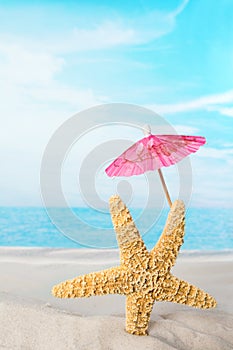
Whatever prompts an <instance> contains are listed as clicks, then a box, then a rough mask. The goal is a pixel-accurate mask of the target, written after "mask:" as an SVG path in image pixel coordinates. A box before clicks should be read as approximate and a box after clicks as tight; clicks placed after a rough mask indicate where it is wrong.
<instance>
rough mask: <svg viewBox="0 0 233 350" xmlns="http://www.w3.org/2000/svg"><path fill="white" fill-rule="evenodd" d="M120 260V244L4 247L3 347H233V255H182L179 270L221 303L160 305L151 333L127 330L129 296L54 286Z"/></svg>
mask: <svg viewBox="0 0 233 350" xmlns="http://www.w3.org/2000/svg"><path fill="white" fill-rule="evenodd" d="M118 264H119V255H118V251H117V250H88V249H80V250H73V249H66V250H64V249H47V248H9V247H6V248H4V247H2V248H0V275H1V282H0V330H1V331H0V349H33V350H34V349H43V350H46V349H51V348H56V349H61V350H63V349H82V350H85V349H86V350H88V349H95V350H97V349H103V350H112V349H113V350H115V349H126V350H131V349H134V350H137V349H161V350H163V349H200V350H203V349H205V350H215V349H216V350H217V349H218V350H220V349H221V350H224V349H227V350H228V349H229V350H230V349H233V300H232V295H233V278H232V271H233V254H232V252H231V251H229V252H222V253H214V252H212V253H202V254H200V253H195V252H194V253H185V252H184V253H180V255H179V257H178V259H177V263H176V266H175V267H174V268H173V270H172V271H173V273H174V274H175V275H176V276H178V277H180V278H183V279H185V280H187V281H189V282H190V283H193V284H195V285H197V286H198V287H200V288H202V289H204V290H205V291H207V292H209V293H210V294H211V295H213V296H214V297H215V298H216V300H217V302H218V306H217V308H216V309H210V310H197V309H193V308H190V307H187V306H182V305H176V304H173V303H159V302H157V303H156V304H155V305H154V308H153V312H152V315H151V322H150V325H149V329H148V331H149V336H145V337H139V336H133V335H130V334H127V333H126V332H125V330H124V327H125V298H124V296H119V295H107V296H101V297H91V298H87V299H85V298H83V299H72V300H71V299H70V300H63V299H56V298H54V297H53V296H52V295H51V288H52V286H53V285H55V284H57V283H59V282H61V281H64V280H66V279H69V278H73V277H75V276H78V275H81V274H85V273H87V272H92V271H98V270H101V269H103V268H108V267H111V266H115V265H118Z"/></svg>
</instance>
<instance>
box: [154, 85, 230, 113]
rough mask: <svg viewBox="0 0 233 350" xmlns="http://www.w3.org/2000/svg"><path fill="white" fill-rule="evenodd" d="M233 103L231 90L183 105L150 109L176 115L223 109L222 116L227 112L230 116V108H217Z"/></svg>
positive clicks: (156, 106)
mask: <svg viewBox="0 0 233 350" xmlns="http://www.w3.org/2000/svg"><path fill="white" fill-rule="evenodd" d="M232 102H233V90H229V91H225V92H223V93H219V94H212V95H207V96H202V97H199V98H197V99H193V100H190V101H186V102H182V103H175V104H164V105H162V104H154V105H150V106H148V107H149V108H151V109H152V110H154V111H156V112H157V113H161V114H174V113H178V112H187V111H193V110H207V111H210V110H211V111H214V110H216V111H219V112H220V109H221V112H222V114H224V113H223V111H224V110H225V112H227V111H228V115H229V112H230V111H229V108H226V107H225V108H222V107H219V106H217V107H216V105H222V104H225V103H232ZM230 110H231V108H230ZM225 114H226V113H225ZM226 115H227V114H226Z"/></svg>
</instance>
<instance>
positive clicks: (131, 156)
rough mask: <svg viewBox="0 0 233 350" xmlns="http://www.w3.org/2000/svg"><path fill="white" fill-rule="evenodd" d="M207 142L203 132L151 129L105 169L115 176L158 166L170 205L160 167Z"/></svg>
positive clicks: (133, 173)
mask: <svg viewBox="0 0 233 350" xmlns="http://www.w3.org/2000/svg"><path fill="white" fill-rule="evenodd" d="M205 142H206V140H205V138H204V137H202V136H184V135H152V134H151V133H150V134H149V135H148V136H147V137H144V138H143V139H141V140H139V141H137V142H136V143H135V144H133V145H132V146H131V147H129V148H128V149H127V150H126V151H125V152H123V153H122V154H121V155H120V156H119V157H118V158H116V159H115V160H114V161H113V162H112V163H111V164H110V165H109V166H108V167H107V168H106V169H105V171H106V173H107V175H108V176H110V177H113V176H132V175H140V174H143V173H145V172H146V171H149V170H158V173H159V176H160V180H161V182H162V185H163V189H164V191H165V195H166V197H167V201H168V204H169V205H170V207H171V205H172V202H171V198H170V195H169V192H168V189H167V186H166V183H165V181H164V177H163V174H162V171H161V168H162V167H163V166H165V167H168V166H170V165H173V164H176V163H178V162H179V161H180V160H182V159H183V158H185V157H186V156H188V155H189V154H191V153H195V152H196V151H197V150H198V149H199V147H200V146H202V145H204V144H205Z"/></svg>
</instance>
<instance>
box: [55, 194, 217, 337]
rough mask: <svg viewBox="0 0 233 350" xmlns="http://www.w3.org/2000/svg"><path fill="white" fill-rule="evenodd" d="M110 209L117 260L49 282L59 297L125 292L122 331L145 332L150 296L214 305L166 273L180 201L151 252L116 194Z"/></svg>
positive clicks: (177, 236) (178, 230)
mask: <svg viewBox="0 0 233 350" xmlns="http://www.w3.org/2000/svg"><path fill="white" fill-rule="evenodd" d="M110 211H111V215H112V221H113V224H114V228H115V231H116V235H117V240H118V245H119V248H120V266H117V267H112V268H109V269H107V270H103V271H100V272H93V273H89V274H86V275H83V276H79V277H76V278H74V279H72V280H68V281H65V282H63V283H61V284H58V285H57V286H54V287H53V290H52V293H53V295H54V296H56V297H59V298H80V297H90V296H92V295H104V294H124V295H126V331H127V332H129V333H131V334H137V335H145V334H147V328H148V323H149V319H150V314H151V311H152V308H153V304H154V302H155V301H156V300H157V301H172V302H175V303H180V304H186V305H190V306H194V307H198V308H204V309H206V308H211V307H215V306H216V301H215V299H214V298H213V297H212V296H210V295H209V294H207V293H206V292H204V291H202V290H201V289H199V288H197V287H195V286H193V285H191V284H189V283H188V282H185V281H182V280H180V279H179V278H177V277H175V276H173V275H172V274H171V273H170V269H171V267H172V266H173V265H174V263H175V260H176V258H177V255H178V251H179V249H180V246H181V244H182V243H183V236H184V218H185V208H184V204H183V202H182V201H180V200H177V201H175V202H174V203H173V204H172V207H171V210H170V213H169V215H168V219H167V222H166V225H165V228H164V231H163V233H162V235H161V237H160V239H159V241H158V243H157V244H156V246H155V247H154V248H153V249H152V251H151V252H148V251H147V249H146V246H145V244H144V242H143V240H142V238H141V236H140V234H139V232H138V230H137V228H136V226H135V224H134V222H133V219H132V217H131V215H130V213H129V210H128V208H127V207H126V206H125V204H124V203H123V202H122V201H121V199H120V197H118V196H113V197H111V198H110Z"/></svg>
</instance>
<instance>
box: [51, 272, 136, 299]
mask: <svg viewBox="0 0 233 350" xmlns="http://www.w3.org/2000/svg"><path fill="white" fill-rule="evenodd" d="M127 281H128V275H127V271H126V270H125V269H124V268H123V267H121V266H117V267H112V268H110V269H107V270H103V271H100V272H92V273H89V274H86V275H82V276H79V277H76V278H74V279H72V280H67V281H65V282H62V283H60V284H58V285H56V286H54V287H53V289H52V294H53V295H54V296H55V297H57V298H81V297H90V296H92V295H105V294H126V295H127V294H129V293H132V290H133V287H131V286H130V285H128V283H127Z"/></svg>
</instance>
